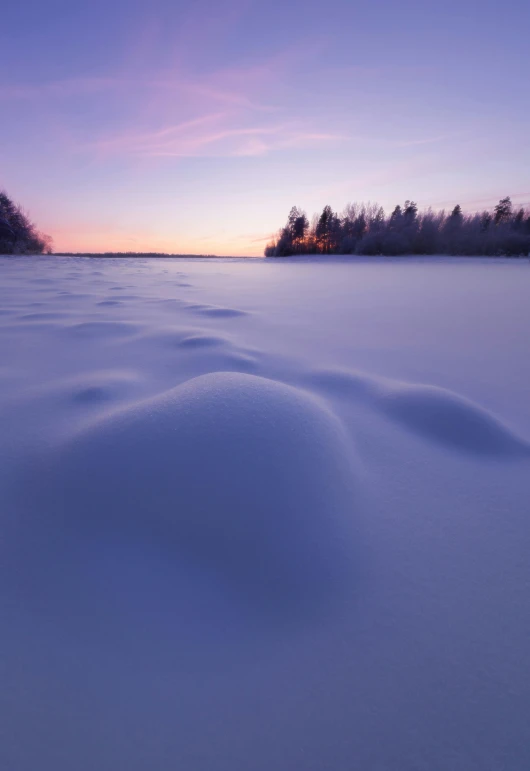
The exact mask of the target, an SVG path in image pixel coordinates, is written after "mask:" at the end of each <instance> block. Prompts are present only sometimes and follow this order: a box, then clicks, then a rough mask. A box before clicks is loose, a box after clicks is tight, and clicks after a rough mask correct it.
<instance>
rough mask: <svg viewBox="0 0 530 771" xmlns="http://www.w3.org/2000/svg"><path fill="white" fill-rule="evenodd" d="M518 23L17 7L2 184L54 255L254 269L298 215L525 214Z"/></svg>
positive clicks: (301, 10)
mask: <svg viewBox="0 0 530 771" xmlns="http://www.w3.org/2000/svg"><path fill="white" fill-rule="evenodd" d="M529 16H530V12H529V7H528V4H527V3H526V2H523V0H517V2H515V3H512V4H511V5H510V11H509V13H508V12H506V13H504V12H501V11H500V10H499V6H498V4H494V3H492V2H485V3H484V2H482V3H478V2H474V1H472V2H467V3H464V5H463V6H462V4H461V3H459V4H457V3H456V2H453V0H451V2H449V3H445V4H440V5H437V6H435V5H434V4H431V3H427V4H426V3H420V2H405V3H401V4H399V8H398V7H397V5H396V4H395V3H392V2H390V0H381V1H380V2H376V3H370V4H368V3H364V2H362V3H352V2H346V1H345V0H340V1H339V2H336V3H334V4H333V5H332V6H331V8H330V9H329V10H328V11H326V14H325V23H323V20H322V16H321V7H320V5H318V4H316V3H315V2H309V3H307V2H305V3H302V2H299V1H298V0H296V1H295V2H292V3H289V4H288V5H287V6H286V4H284V3H277V2H273V3H272V4H269V5H267V7H266V8H265V6H264V5H263V4H258V3H256V2H249V1H248V0H222V1H221V2H216V3H212V2H206V1H203V2H199V3H194V4H186V5H182V4H181V3H177V4H175V3H170V2H168V0H159V1H158V2H155V3H153V4H151V5H150V6H149V9H147V6H146V5H145V4H143V3H139V2H132V3H125V2H121V1H118V2H111V3H110V4H109V3H103V2H102V0H97V1H96V2H95V3H92V4H91V5H90V6H88V5H86V6H84V7H79V8H78V7H73V6H71V5H70V4H65V3H63V2H61V1H60V0H52V2H50V3H48V4H46V6H45V7H44V6H43V4H41V3H37V2H36V0H32V2H30V3H29V4H25V5H24V7H23V8H22V7H20V8H18V7H17V6H15V5H13V4H12V5H11V6H10V7H9V8H7V9H5V10H4V12H3V17H2V29H1V31H0V37H1V40H2V51H3V55H4V60H5V61H9V62H10V67H8V68H7V67H5V68H3V71H2V75H1V76H0V110H1V112H2V115H3V120H2V121H0V187H5V188H6V190H8V191H9V192H10V194H11V195H12V196H13V197H14V198H15V199H16V200H19V201H21V202H23V204H24V206H25V207H26V208H27V209H28V211H29V213H30V215H31V216H32V217H33V218H34V219H35V220H36V221H38V223H39V226H40V227H41V228H42V230H43V231H44V232H46V233H49V234H50V235H52V237H53V239H54V245H55V250H56V251H78V250H79V251H108V250H113V251H128V250H132V251H144V250H145V251H167V252H179V253H190V252H194V253H195V252H196V253H217V254H231V255H260V254H262V253H263V245H264V243H265V242H266V241H267V239H268V238H269V236H270V235H271V233H272V232H273V231H275V230H276V229H277V228H278V226H279V224H281V223H282V222H283V221H284V220H285V217H286V215H287V213H288V211H289V209H290V207H291V206H292V205H294V204H296V205H299V206H301V207H303V208H304V209H305V210H306V211H307V212H308V213H309V214H311V213H312V212H313V211H317V210H319V209H321V208H322V206H323V205H324V204H328V203H329V204H330V205H331V206H332V207H333V208H334V209H341V208H342V207H343V206H344V204H345V203H346V202H347V201H354V200H372V201H378V202H379V203H380V204H382V205H383V206H384V207H385V209H387V210H388V209H390V208H391V207H393V206H394V205H395V204H396V203H397V202H400V201H403V200H405V199H406V198H407V197H412V198H414V200H416V201H418V204H419V206H420V208H425V207H429V206H432V207H434V208H444V207H446V208H448V207H452V206H454V205H455V204H456V203H460V204H461V205H462V207H463V208H464V209H466V210H469V211H474V210H477V209H480V208H481V207H483V206H491V205H492V204H493V203H495V202H496V201H497V200H498V199H499V198H500V197H501V196H503V195H511V197H512V200H513V202H514V204H516V205H517V204H521V205H527V204H528V203H530V187H529V183H528V175H527V170H528V168H530V140H529V139H528V119H529V117H530V115H529V108H528V99H527V97H526V92H527V88H528V86H527V78H528V71H527V68H526V66H525V63H526V59H527V53H526V50H527V45H528V44H527V40H526V37H527V29H528V22H529V21H530V18H529ZM103 20H104V22H103ZM374 29H377V35H375V34H373V32H374ZM420 31H421V34H420ZM426 31H427V32H426ZM449 40H450V44H449V42H448V41H449ZM508 40H509V46H508V45H507V41H508ZM492 93H495V101H494V102H493V101H492V99H491V94H492ZM456 116H457V117H456ZM6 118H7V119H6ZM456 198H457V199H458V200H456Z"/></svg>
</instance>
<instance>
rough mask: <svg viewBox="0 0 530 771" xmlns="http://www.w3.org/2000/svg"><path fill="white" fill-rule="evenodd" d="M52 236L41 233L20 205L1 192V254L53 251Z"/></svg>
mask: <svg viewBox="0 0 530 771" xmlns="http://www.w3.org/2000/svg"><path fill="white" fill-rule="evenodd" d="M51 245H52V242H51V238H50V237H49V236H45V235H44V234H43V233H40V232H39V231H38V230H37V228H36V226H35V225H34V224H33V222H31V220H30V219H29V217H28V216H27V214H26V213H25V212H24V211H23V210H22V208H21V207H20V206H18V205H17V204H15V203H14V202H13V201H12V199H11V198H9V196H8V195H7V193H5V192H0V254H43V253H44V252H47V253H50V252H51Z"/></svg>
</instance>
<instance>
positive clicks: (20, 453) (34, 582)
mask: <svg viewBox="0 0 530 771" xmlns="http://www.w3.org/2000/svg"><path fill="white" fill-rule="evenodd" d="M529 300H530V263H529V261H528V260H517V261H516V260H512V261H509V260H480V259H474V260H443V259H439V260H438V259H437V260H399V259H396V260H382V259H375V260H368V259H367V260H362V261H361V260H360V261H350V262H348V261H346V260H336V261H326V260H322V259H321V260H317V261H311V260H304V261H298V262H296V261H294V260H288V261H280V260H278V261H265V260H246V261H245V260H222V259H215V260H210V261H208V260H204V261H200V260H187V261H185V260H178V259H174V260H173V259H159V260H156V259H154V260H142V259H131V260H125V259H124V260H122V259H119V260H117V259H113V260H105V259H86V258H53V257H49V258H48V257H38V258H14V257H11V258H2V257H0V425H1V431H0V454H1V458H2V463H1V468H0V498H1V499H2V501H3V504H2V537H1V540H0V549H1V550H2V554H1V560H0V564H1V567H0V571H1V573H0V610H1V614H2V634H1V638H0V662H1V672H2V687H1V689H0V724H1V725H2V730H1V739H0V767H1V768H3V769H4V768H5V769H6V771H7V769H9V771H35V769H37V768H42V769H50V770H51V769H53V771H71V770H72V769H76V771H88V770H89V769H90V770H91V771H92V770H93V769H98V771H116V770H117V769H121V768H123V769H127V771H148V769H149V771H151V769H169V768H179V769H186V770H190V771H191V770H192V769H193V771H195V770H196V769H197V770H199V771H203V770H204V771H218V770H219V771H220V770H221V769H222V770H223V771H225V770H226V771H233V769H247V770H248V771H270V770H271V769H275V770H276V771H292V770H293V769H304V771H306V770H307V771H324V770H326V771H327V770H328V769H330V770H331V769H333V770H335V769H344V771H346V770H347V771H350V769H367V770H368V769H370V771H372V769H373V770H377V771H379V770H380V769H381V771H383V769H384V770H385V771H386V770H387V769H388V770H389V771H390V769H392V771H412V769H414V771H420V769H429V771H473V770H475V769H476V771H497V769H510V771H519V769H520V770H521V771H523V769H524V770H526V769H528V768H530V741H529V740H528V725H529V723H530V657H529V655H528V647H529V643H528V641H529V639H530V600H529V591H530V561H529V559H528V555H529V553H530V521H529V515H530V504H529V501H530V398H529V393H530V357H529V355H528V351H529V330H530V301H529ZM220 373H224V374H220Z"/></svg>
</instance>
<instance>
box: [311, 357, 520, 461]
mask: <svg viewBox="0 0 530 771" xmlns="http://www.w3.org/2000/svg"><path fill="white" fill-rule="evenodd" d="M307 380H308V382H309V383H310V384H312V385H314V386H316V387H319V388H322V389H323V390H324V391H330V392H331V393H334V394H339V395H342V396H346V397H348V398H354V399H360V400H361V401H363V400H364V401H365V402H367V403H368V404H370V405H371V406H372V407H373V408H374V409H375V410H377V411H379V412H380V413H381V414H383V415H385V416H386V417H388V418H390V419H391V420H393V421H396V422H398V423H400V424H401V425H403V426H404V427H405V428H406V429H409V430H411V431H414V432H415V433H417V434H419V435H420V436H423V437H425V438H426V439H430V440H431V441H433V442H437V443H439V444H441V445H446V446H447V447H450V448H454V449H457V450H462V451H465V452H469V453H473V454H477V455H485V456H488V455H491V456H497V457H506V458H517V457H529V456H530V443H529V442H527V441H525V440H524V439H522V438H520V437H518V436H517V435H516V434H514V433H513V432H512V431H511V430H510V429H509V428H508V427H507V426H505V425H504V424H503V423H502V421H500V420H499V419H498V418H497V417H496V416H495V415H493V414H492V413H491V412H489V411H488V410H486V409H484V408H483V407H481V406H480V405H478V404H475V403H474V402H472V401H471V400H470V399H466V398H464V397H463V396H460V395H459V394H455V393H453V392H451V391H449V390H448V389H446V388H439V387H437V386H431V385H416V384H409V383H400V382H396V381H392V380H389V379H387V378H374V377H370V376H368V375H364V374H361V373H357V372H346V371H342V370H337V371H320V372H315V373H311V374H310V375H309V376H308V377H307Z"/></svg>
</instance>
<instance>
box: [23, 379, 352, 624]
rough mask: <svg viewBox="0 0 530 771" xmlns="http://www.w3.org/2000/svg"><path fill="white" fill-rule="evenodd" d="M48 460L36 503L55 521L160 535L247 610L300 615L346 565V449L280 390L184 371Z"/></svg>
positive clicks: (338, 435) (337, 581)
mask: <svg viewBox="0 0 530 771" xmlns="http://www.w3.org/2000/svg"><path fill="white" fill-rule="evenodd" d="M85 395H86V396H87V398H97V397H98V396H99V394H98V393H92V392H85ZM49 463H50V465H48V463H46V465H45V467H44V468H45V488H46V490H47V492H46V493H45V494H44V493H43V490H42V489H41V488H40V487H37V496H38V502H37V508H40V507H41V506H43V505H44V506H45V507H46V508H47V509H48V510H50V511H53V512H55V515H56V516H57V517H58V519H57V520H56V524H55V526H56V527H58V526H60V527H64V526H66V527H68V526H73V527H74V528H75V527H76V526H78V521H79V520H81V521H82V527H83V528H84V527H86V526H87V524H92V525H94V526H97V527H98V528H102V529H105V528H107V527H112V528H113V529H114V530H117V531H120V532H121V533H122V534H123V537H124V538H125V539H127V538H128V537H129V538H130V537H134V538H140V539H146V540H150V539H151V538H153V537H154V538H155V539H157V538H161V539H163V541H164V542H165V543H169V542H170V543H171V544H172V545H173V548H174V551H175V559H179V557H180V558H182V556H183V555H184V556H185V557H186V558H187V559H189V558H190V556H191V555H193V558H194V559H195V560H197V562H198V563H199V564H200V565H203V566H204V567H205V568H206V569H207V571H208V572H209V573H211V572H213V573H216V574H218V578H220V580H222V581H227V583H228V584H229V585H230V586H231V589H232V591H235V592H236V593H241V594H243V595H245V596H246V597H247V599H248V600H249V601H250V602H251V603H252V604H253V605H254V606H258V607H259V606H260V605H262V604H264V605H265V606H267V608H268V609H269V610H271V609H272V610H273V611H274V610H275V609H281V610H282V612H283V611H284V610H285V608H286V607H289V612H290V613H291V614H292V613H295V614H296V613H298V612H301V611H302V610H309V611H311V610H312V609H313V606H314V607H318V606H319V605H320V603H321V602H333V600H334V598H335V596H336V595H338V593H340V592H341V591H342V589H343V587H342V583H343V582H344V581H346V580H347V576H348V574H349V573H351V567H352V563H353V561H354V552H355V548H356V539H355V535H354V534H355V529H356V518H355V495H354V493H355V467H354V463H353V460H352V451H351V449H350V447H349V446H348V442H347V439H346V435H345V433H344V430H343V428H342V426H341V425H340V423H339V421H338V420H337V419H336V418H335V417H334V416H333V415H331V413H330V412H329V411H328V410H327V409H326V408H325V407H323V406H322V405H321V404H319V403H318V402H317V401H316V400H315V399H313V398H311V397H309V396H307V395H306V394H304V393H303V392H301V391H298V390H296V389H294V388H291V387H289V386H285V385H282V384H280V383H276V382H274V381H272V380H267V379H265V378H259V377H254V376H249V375H241V374H235V373H216V374H211V375H205V376H202V377H199V378H194V379H192V380H190V381H188V382H186V383H184V384H183V385H181V386H179V387H177V388H175V389H172V390H170V391H168V392H166V393H164V394H162V395H161V396H158V397H155V398H153V399H149V400H147V401H144V402H140V403H139V404H136V405H134V406H132V407H129V408H127V409H126V410H124V411H120V412H118V413H116V414H115V415H113V416H112V417H110V418H107V419H104V420H102V421H99V422H97V423H96V424H95V425H94V426H93V427H92V428H90V429H89V430H88V431H83V432H81V433H80V434H79V435H77V436H76V437H75V438H74V439H73V440H72V441H70V442H67V443H66V444H65V445H64V446H61V447H60V448H59V449H58V451H57V452H56V453H54V454H52V456H51V458H50V459H49ZM43 495H44V501H45V502H44V503H43V497H42V496H43ZM46 496H49V500H46ZM52 521H53V520H52ZM76 521H77V523H76ZM57 522H58V523H59V524H57ZM96 523H97V524H96ZM51 526H52V527H53V526H54V525H53V524H52V525H51Z"/></svg>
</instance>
